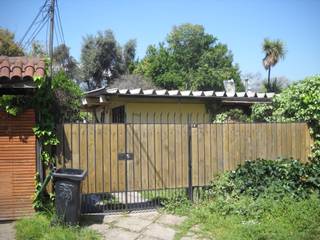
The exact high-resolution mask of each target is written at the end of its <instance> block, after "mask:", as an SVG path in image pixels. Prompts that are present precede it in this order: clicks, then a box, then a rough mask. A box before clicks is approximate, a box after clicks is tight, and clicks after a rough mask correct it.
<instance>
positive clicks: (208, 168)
mask: <svg viewBox="0 0 320 240" xmlns="http://www.w3.org/2000/svg"><path fill="white" fill-rule="evenodd" d="M203 127H204V160H205V163H204V177H205V178H204V184H205V185H209V184H210V181H211V180H212V173H213V170H212V154H211V146H210V143H211V128H210V127H211V124H203Z"/></svg>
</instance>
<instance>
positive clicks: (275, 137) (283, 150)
mask: <svg viewBox="0 0 320 240" xmlns="http://www.w3.org/2000/svg"><path fill="white" fill-rule="evenodd" d="M58 130H59V132H58V136H59V139H60V140H61V144H60V145H59V146H58V149H57V156H58V163H59V166H64V167H73V168H81V169H85V170H87V171H88V177H87V178H86V180H85V181H84V185H83V191H84V192H85V193H94V192H117V191H124V190H125V189H126V184H127V189H128V190H130V191H131V190H132V191H134V190H147V189H162V188H178V187H187V186H188V159H189V145H188V125H187V124H127V125H125V124H64V125H60V126H58ZM190 131H191V157H192V182H193V186H204V185H208V184H209V182H210V180H211V179H212V178H213V176H215V175H216V174H218V173H221V172H223V171H226V170H232V169H235V168H236V167H237V166H238V164H241V163H243V162H244V161H245V160H253V159H257V158H266V159H276V158H278V157H286V158H290V157H293V158H296V159H300V160H301V161H307V157H308V155H309V154H310V149H311V143H312V139H311V138H310V135H309V131H308V128H307V125H306V124H305V123H250V124H249V123H248V124H246V123H227V124H198V125H196V126H194V127H192V128H191V129H190ZM126 149H127V152H129V153H133V155H134V159H133V160H128V161H127V165H126V162H125V161H124V160H118V153H122V152H126V151H125V150H126ZM126 169H127V170H126ZM126 172H127V174H126Z"/></svg>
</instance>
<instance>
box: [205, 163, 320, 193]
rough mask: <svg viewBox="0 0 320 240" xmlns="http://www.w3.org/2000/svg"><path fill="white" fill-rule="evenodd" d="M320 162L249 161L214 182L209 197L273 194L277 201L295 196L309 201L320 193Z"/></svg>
mask: <svg viewBox="0 0 320 240" xmlns="http://www.w3.org/2000/svg"><path fill="white" fill-rule="evenodd" d="M319 174H320V167H319V164H318V163H306V164H304V163H302V162H300V161H298V160H292V159H291V160H288V159H278V160H263V159H258V160H255V161H246V162H245V163H244V164H243V165H242V166H240V167H238V168H237V169H236V170H235V171H232V172H227V173H225V174H223V175H222V176H220V177H219V178H217V179H214V180H213V182H212V187H211V188H210V189H209V190H208V191H207V195H209V196H212V197H215V196H224V197H238V196H240V195H248V196H252V197H254V198H257V197H259V196H260V195H270V194H271V195H272V196H273V197H276V198H282V197H283V196H288V195H290V196H292V197H294V198H306V197H308V196H309V195H310V194H311V193H313V192H317V193H318V192H319V190H320V184H319V183H320V177H319Z"/></svg>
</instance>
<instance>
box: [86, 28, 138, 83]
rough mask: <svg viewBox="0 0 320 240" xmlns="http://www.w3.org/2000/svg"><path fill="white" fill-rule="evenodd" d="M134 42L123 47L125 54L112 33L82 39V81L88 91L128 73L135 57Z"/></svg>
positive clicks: (108, 31) (106, 32)
mask: <svg viewBox="0 0 320 240" xmlns="http://www.w3.org/2000/svg"><path fill="white" fill-rule="evenodd" d="M135 48H136V44H135V41H133V40H130V41H129V42H128V43H127V44H126V45H125V52H123V49H122V47H121V46H120V44H119V43H118V42H117V41H116V39H115V37H114V35H113V32H112V31H111V30H107V31H104V32H98V33H97V35H96V36H93V35H89V36H87V37H85V38H84V40H83V45H82V50H81V72H82V81H84V82H85V83H86V84H87V88H88V89H94V88H100V87H102V86H104V85H106V84H111V83H112V81H113V80H114V79H115V78H117V77H119V76H120V75H121V74H123V73H125V72H130V71H131V70H130V69H131V68H132V67H130V66H132V63H133V59H134V57H135V56H134V55H135Z"/></svg>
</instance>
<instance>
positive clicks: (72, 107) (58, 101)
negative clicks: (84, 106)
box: [52, 71, 83, 122]
mask: <svg viewBox="0 0 320 240" xmlns="http://www.w3.org/2000/svg"><path fill="white" fill-rule="evenodd" d="M52 90H53V94H54V104H53V108H54V109H53V112H54V113H55V122H61V121H69V122H74V121H78V120H80V119H81V117H80V107H81V97H82V96H83V92H82V90H81V89H80V87H79V86H78V85H77V84H76V83H75V82H74V81H72V80H71V79H70V78H69V77H68V75H67V73H65V72H64V71H59V72H58V73H56V74H55V76H54V77H53V80H52Z"/></svg>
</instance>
